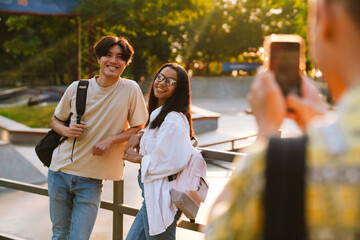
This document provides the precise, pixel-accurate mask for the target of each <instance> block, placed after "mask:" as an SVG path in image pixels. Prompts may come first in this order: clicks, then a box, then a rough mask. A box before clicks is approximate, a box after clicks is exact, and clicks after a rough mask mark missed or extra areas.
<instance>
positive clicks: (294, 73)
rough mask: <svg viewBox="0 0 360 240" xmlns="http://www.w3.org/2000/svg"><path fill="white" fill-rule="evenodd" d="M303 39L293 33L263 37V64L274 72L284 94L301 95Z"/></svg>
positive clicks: (304, 66) (303, 63) (303, 64)
mask: <svg viewBox="0 0 360 240" xmlns="http://www.w3.org/2000/svg"><path fill="white" fill-rule="evenodd" d="M304 45H305V44H304V39H303V38H302V37H301V36H299V35H294V34H272V35H269V36H266V37H265V39H264V66H265V68H267V69H268V70H271V71H273V72H274V74H275V77H276V80H277V82H278V83H279V85H280V87H281V90H282V92H283V94H284V95H287V94H289V93H295V94H298V95H301V91H300V86H301V77H300V76H301V74H302V73H304V71H305V68H306V65H305V50H304V48H305V47H304Z"/></svg>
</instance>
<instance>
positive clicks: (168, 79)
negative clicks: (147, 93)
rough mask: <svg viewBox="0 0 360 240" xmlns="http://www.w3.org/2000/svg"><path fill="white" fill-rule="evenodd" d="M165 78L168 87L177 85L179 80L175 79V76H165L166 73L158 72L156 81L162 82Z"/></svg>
mask: <svg viewBox="0 0 360 240" xmlns="http://www.w3.org/2000/svg"><path fill="white" fill-rule="evenodd" d="M164 80H165V84H166V85H167V86H168V87H171V86H173V85H175V84H176V83H177V81H176V80H175V79H174V78H171V77H165V76H164V74H162V73H158V74H156V76H155V81H157V82H162V81H164Z"/></svg>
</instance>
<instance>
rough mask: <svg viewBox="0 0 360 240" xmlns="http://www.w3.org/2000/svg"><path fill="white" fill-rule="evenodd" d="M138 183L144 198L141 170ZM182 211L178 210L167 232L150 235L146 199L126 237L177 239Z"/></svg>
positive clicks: (140, 239) (132, 238)
mask: <svg viewBox="0 0 360 240" xmlns="http://www.w3.org/2000/svg"><path fill="white" fill-rule="evenodd" d="M138 183H139V186H140V188H141V196H142V197H143V198H144V185H143V184H142V182H141V171H140V170H139V175H138ZM180 215H181V211H180V210H178V211H177V213H176V215H175V219H174V222H173V223H172V224H171V225H170V226H169V227H168V228H167V229H166V231H165V232H163V233H160V234H158V235H153V236H150V235H149V222H148V217H147V213H146V204H145V199H144V201H143V202H142V207H141V208H140V210H139V212H138V214H137V215H136V217H135V220H134V222H133V224H132V225H131V228H130V230H129V233H128V235H127V236H126V240H142V239H146V240H155V239H159V240H160V239H161V240H170V239H175V235H176V223H177V220H178V219H179V218H180Z"/></svg>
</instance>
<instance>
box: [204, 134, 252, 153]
mask: <svg viewBox="0 0 360 240" xmlns="http://www.w3.org/2000/svg"><path fill="white" fill-rule="evenodd" d="M256 136H257V134H253V135H250V136H246V137H241V138H234V139H230V140H225V141H219V142H214V143H209V144H204V145H201V146H200V147H203V148H206V147H211V146H216V145H220V144H225V143H231V150H235V142H236V141H241V140H245V139H250V138H253V137H256Z"/></svg>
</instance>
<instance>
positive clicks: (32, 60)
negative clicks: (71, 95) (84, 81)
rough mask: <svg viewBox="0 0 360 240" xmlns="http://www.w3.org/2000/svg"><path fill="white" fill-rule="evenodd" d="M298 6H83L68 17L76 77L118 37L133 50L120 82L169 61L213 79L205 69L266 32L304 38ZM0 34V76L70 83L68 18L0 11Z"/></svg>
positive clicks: (178, 1)
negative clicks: (102, 42)
mask: <svg viewBox="0 0 360 240" xmlns="http://www.w3.org/2000/svg"><path fill="white" fill-rule="evenodd" d="M306 3H307V1H306V0H83V1H82V3H81V4H80V5H79V6H78V7H77V8H76V9H75V11H74V13H76V14H78V16H79V18H80V19H81V25H80V30H81V38H80V39H81V41H80V45H81V48H80V49H81V55H82V60H81V67H82V76H81V77H82V78H87V77H90V76H91V75H92V74H93V73H89V72H90V67H89V65H90V64H91V62H92V63H93V68H94V71H95V72H97V71H98V65H97V62H96V58H95V56H94V54H93V51H92V47H93V46H92V45H93V44H94V43H95V42H96V41H97V40H98V39H99V38H100V37H101V36H104V35H122V36H125V37H128V38H129V39H130V42H131V43H132V44H133V45H134V48H135V55H134V59H133V63H131V65H130V66H129V67H128V68H127V69H126V70H125V72H124V75H123V76H124V77H128V78H134V79H135V80H139V79H140V78H142V77H145V78H148V77H149V76H152V75H153V73H154V69H156V68H155V66H159V65H161V64H162V63H164V62H169V61H177V62H180V63H182V64H183V65H184V66H186V67H187V68H189V67H191V66H192V64H193V63H194V62H201V63H203V64H204V66H205V67H204V69H203V70H197V71H194V73H199V74H205V75H206V74H212V73H214V74H218V71H215V72H214V71H213V66H210V65H209V63H211V62H225V61H232V60H234V59H235V60H236V59H237V58H238V56H241V54H242V53H243V52H246V51H248V49H249V48H259V47H261V46H262V42H263V38H264V36H266V35H268V34H271V33H296V34H300V35H301V36H303V37H304V38H305V39H306V14H307V4H306ZM90 30H91V31H90ZM0 32H1V33H3V32H4V33H6V34H2V37H1V39H0V56H1V57H2V59H3V63H2V64H1V65H0V73H1V72H12V73H14V74H12V75H11V78H16V79H21V76H22V74H24V73H28V72H32V73H36V74H37V76H40V75H45V77H43V78H41V79H40V77H38V78H39V79H40V80H39V81H47V85H57V84H63V85H64V84H69V83H70V82H71V81H73V80H76V79H75V78H76V77H75V66H76V65H75V62H76V61H75V51H76V48H75V44H76V39H75V18H66V17H51V16H28V15H9V14H3V13H0ZM240 58H241V59H243V57H240ZM244 60H247V59H246V58H244ZM209 68H211V69H209ZM217 69H218V68H217ZM89 75H90V76H89ZM9 76H10V75H9ZM44 79H45V80H44Z"/></svg>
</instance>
